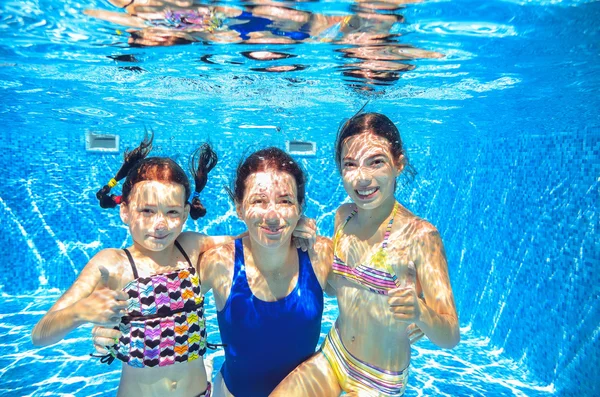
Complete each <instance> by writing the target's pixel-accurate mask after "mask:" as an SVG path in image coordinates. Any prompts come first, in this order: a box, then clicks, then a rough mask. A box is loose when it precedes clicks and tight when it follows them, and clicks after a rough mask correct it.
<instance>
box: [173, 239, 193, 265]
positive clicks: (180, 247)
mask: <svg viewBox="0 0 600 397" xmlns="http://www.w3.org/2000/svg"><path fill="white" fill-rule="evenodd" d="M175 247H177V249H178V250H179V252H181V254H182V255H183V257H184V258H185V260H186V261H187V262H188V263H189V265H190V267H194V265H192V261H191V260H190V257H189V256H188V255H187V254H186V253H185V251H184V249H183V247H182V246H181V244H179V241H177V240H175Z"/></svg>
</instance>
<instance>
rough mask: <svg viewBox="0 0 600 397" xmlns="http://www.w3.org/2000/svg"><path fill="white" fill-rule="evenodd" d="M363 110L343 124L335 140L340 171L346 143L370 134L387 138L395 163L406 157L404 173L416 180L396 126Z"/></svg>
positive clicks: (378, 115) (386, 119)
mask: <svg viewBox="0 0 600 397" xmlns="http://www.w3.org/2000/svg"><path fill="white" fill-rule="evenodd" d="M363 109H364V106H363V108H362V109H360V110H359V111H358V113H356V114H355V115H354V116H352V117H351V118H350V119H348V120H347V121H345V122H343V123H342V125H341V127H340V129H339V130H338V133H337V137H336V139H335V163H336V164H337V167H338V170H341V169H342V167H341V162H342V161H341V160H342V149H343V146H344V143H345V142H346V141H347V140H348V139H349V138H351V137H353V136H355V135H360V134H364V133H369V134H373V135H376V136H380V137H382V138H385V139H386V140H387V141H388V142H389V143H390V152H391V153H392V156H393V161H394V163H396V162H397V161H398V159H399V158H400V156H401V155H402V156H404V157H403V160H402V161H403V163H404V169H403V171H402V173H403V174H404V175H405V176H406V177H407V178H409V179H414V177H415V175H416V174H417V171H416V170H415V168H414V167H413V166H412V164H410V162H409V161H408V156H407V154H406V150H405V149H404V145H403V144H402V139H401V138H400V131H398V128H397V127H396V125H395V124H394V123H393V122H392V120H390V119H389V118H388V117H387V116H386V115H383V114H381V113H363ZM396 165H398V164H396Z"/></svg>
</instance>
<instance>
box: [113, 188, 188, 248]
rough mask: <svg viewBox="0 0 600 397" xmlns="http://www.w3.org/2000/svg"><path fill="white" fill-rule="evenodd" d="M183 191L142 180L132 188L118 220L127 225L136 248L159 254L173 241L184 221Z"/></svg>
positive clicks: (185, 205)
mask: <svg viewBox="0 0 600 397" xmlns="http://www.w3.org/2000/svg"><path fill="white" fill-rule="evenodd" d="M188 212H189V205H187V204H186V200H185V188H184V187H183V186H182V185H180V184H177V183H163V182H157V181H143V182H138V183H136V184H135V185H134V187H133V190H132V191H131V194H130V195H129V197H128V201H127V203H126V204H125V203H123V204H121V219H122V220H123V222H125V223H126V224H127V225H129V231H130V232H131V237H132V238H133V241H134V242H135V244H136V245H138V246H139V247H140V248H144V249H147V250H150V251H162V250H164V249H165V248H167V247H169V246H170V245H171V244H173V243H174V242H175V240H176V239H177V237H178V236H179V234H181V230H182V229H183V225H184V224H185V221H186V219H187V216H188Z"/></svg>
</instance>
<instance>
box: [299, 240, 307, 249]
mask: <svg viewBox="0 0 600 397" xmlns="http://www.w3.org/2000/svg"><path fill="white" fill-rule="evenodd" d="M300 249H301V250H302V251H304V252H306V251H308V240H306V239H305V238H303V239H301V240H300Z"/></svg>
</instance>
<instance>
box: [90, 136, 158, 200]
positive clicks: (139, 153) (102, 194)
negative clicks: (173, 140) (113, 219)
mask: <svg viewBox="0 0 600 397" xmlns="http://www.w3.org/2000/svg"><path fill="white" fill-rule="evenodd" d="M144 130H145V136H144V140H143V141H142V142H141V143H140V145H139V146H138V147H136V148H135V149H133V150H132V151H131V152H130V151H127V150H126V151H125V154H124V155H123V158H124V161H123V165H122V166H121V168H120V169H119V171H118V172H117V175H115V177H114V178H112V179H111V180H110V181H108V183H107V184H106V185H104V186H103V187H102V189H100V190H98V192H96V198H97V199H98V201H99V202H100V207H102V208H115V207H116V206H117V205H119V204H121V196H117V195H114V194H109V193H110V190H111V189H112V188H113V187H115V186H116V185H117V183H118V182H119V181H120V180H121V179H123V178H125V177H126V176H127V173H128V172H129V171H130V170H131V169H132V168H133V167H135V165H136V164H137V163H138V162H139V161H140V160H143V159H144V158H145V157H146V156H147V155H148V153H150V150H152V140H153V139H154V131H152V130H150V135H148V130H147V129H144Z"/></svg>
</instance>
